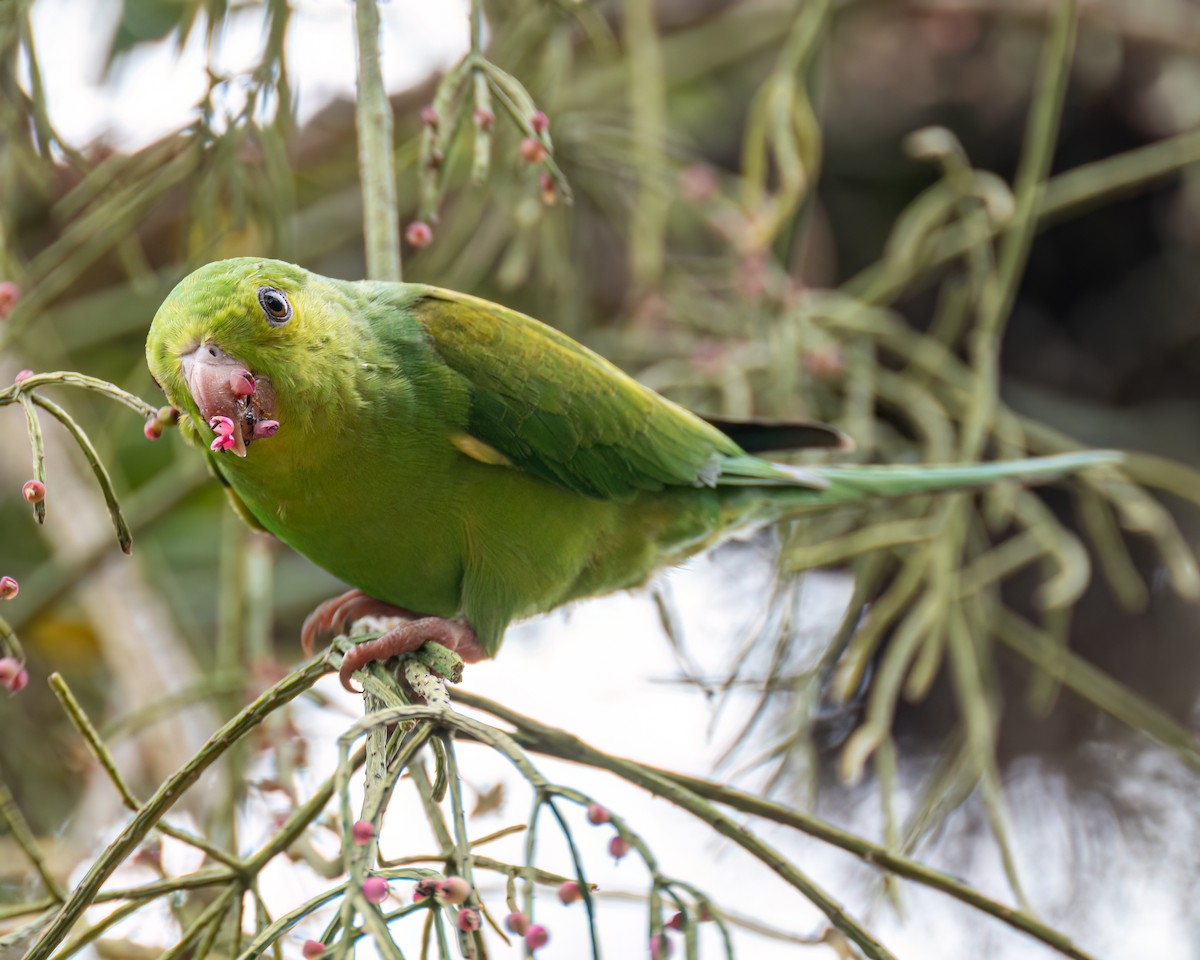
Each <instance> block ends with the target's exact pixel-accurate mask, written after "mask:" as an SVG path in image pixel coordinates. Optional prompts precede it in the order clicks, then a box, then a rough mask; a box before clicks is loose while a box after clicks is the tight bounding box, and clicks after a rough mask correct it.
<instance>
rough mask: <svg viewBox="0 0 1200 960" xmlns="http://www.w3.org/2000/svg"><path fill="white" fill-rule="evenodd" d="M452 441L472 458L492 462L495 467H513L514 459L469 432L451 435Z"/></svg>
mask: <svg viewBox="0 0 1200 960" xmlns="http://www.w3.org/2000/svg"><path fill="white" fill-rule="evenodd" d="M450 442H451V443H452V444H454V446H455V447H457V448H458V450H459V451H461V452H462V453H465V454H466V455H467V456H468V457H470V458H471V459H472V460H478V461H479V462H480V463H487V464H491V465H492V466H494V467H511V466H512V461H511V460H509V459H508V457H506V456H505V455H504V454H502V453H501V452H500V451H499V450H497V449H496V448H495V447H493V446H491V445H490V444H486V443H484V442H483V441H482V440H477V439H476V438H475V437H473V436H471V435H470V434H469V433H455V434H452V435H451V436H450Z"/></svg>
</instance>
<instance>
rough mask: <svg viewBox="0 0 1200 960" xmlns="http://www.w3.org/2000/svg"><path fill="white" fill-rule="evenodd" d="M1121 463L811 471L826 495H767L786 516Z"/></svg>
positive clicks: (1099, 456) (1064, 458)
mask: <svg viewBox="0 0 1200 960" xmlns="http://www.w3.org/2000/svg"><path fill="white" fill-rule="evenodd" d="M1123 459H1124V458H1123V457H1122V455H1121V454H1120V453H1119V452H1118V451H1115V450H1083V451H1079V452H1078V453H1063V454H1058V455H1056V456H1052V457H1031V458H1029V459H1027V460H1005V461H996V462H992V463H967V464H960V465H957V466H915V465H914V466H862V467H859V466H846V467H811V468H809V470H810V471H811V473H813V474H816V475H817V476H818V477H820V478H821V479H822V480H827V481H828V482H829V486H828V487H827V488H826V489H824V490H812V489H800V488H792V489H788V490H786V492H785V491H784V490H783V489H779V488H775V489H773V490H772V491H771V494H772V499H774V500H775V501H776V503H778V504H780V505H781V506H782V507H783V509H784V511H785V512H791V510H792V508H799V509H803V508H804V507H806V506H812V507H814V508H815V507H824V506H831V505H835V504H839V503H850V502H853V501H855V500H864V499H868V498H871V497H904V496H911V495H913V494H918V493H935V492H938V491H942V490H965V489H969V488H971V487H982V486H986V485H988V484H990V483H995V482H997V481H999V480H1019V481H1022V482H1025V483H1031V482H1037V481H1044V480H1053V479H1056V478H1058V477H1064V476H1067V475H1069V474H1072V473H1077V472H1079V471H1080V470H1086V469H1088V468H1089V467H1098V466H1104V465H1106V464H1117V463H1120V462H1121V461H1122V460H1123Z"/></svg>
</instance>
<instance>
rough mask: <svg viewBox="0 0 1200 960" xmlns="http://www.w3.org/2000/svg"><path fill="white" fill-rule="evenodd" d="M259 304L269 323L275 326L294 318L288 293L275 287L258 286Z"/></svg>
mask: <svg viewBox="0 0 1200 960" xmlns="http://www.w3.org/2000/svg"><path fill="white" fill-rule="evenodd" d="M258 305H259V306H260V307H262V312H263V313H264V314H266V317H267V323H269V324H271V326H273V327H278V326H279V325H280V324H284V323H287V322H288V321H289V320H291V319H292V305H291V304H290V303H289V302H288V298H287V294H286V293H284V292H283V291H282V290H276V289H275V288H274V287H259V288H258Z"/></svg>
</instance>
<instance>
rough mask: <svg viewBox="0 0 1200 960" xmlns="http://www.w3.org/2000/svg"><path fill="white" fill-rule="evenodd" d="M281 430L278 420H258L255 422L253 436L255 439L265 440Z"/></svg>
mask: <svg viewBox="0 0 1200 960" xmlns="http://www.w3.org/2000/svg"><path fill="white" fill-rule="evenodd" d="M278 432H279V421H278V420H257V421H255V424H254V430H253V436H254V439H255V440H265V439H266V438H267V437H273V436H275V434H277V433H278Z"/></svg>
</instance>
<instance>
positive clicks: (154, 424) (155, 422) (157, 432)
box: [142, 417, 163, 440]
mask: <svg viewBox="0 0 1200 960" xmlns="http://www.w3.org/2000/svg"><path fill="white" fill-rule="evenodd" d="M142 433H144V434H145V435H146V439H147V440H158V439H159V438H160V437H161V436H162V435H163V426H162V423H161V422H160V421H159V419H158V417H151V418H150V419H149V420H147V421H146V425H145V426H144V427H142Z"/></svg>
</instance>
